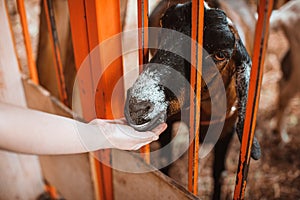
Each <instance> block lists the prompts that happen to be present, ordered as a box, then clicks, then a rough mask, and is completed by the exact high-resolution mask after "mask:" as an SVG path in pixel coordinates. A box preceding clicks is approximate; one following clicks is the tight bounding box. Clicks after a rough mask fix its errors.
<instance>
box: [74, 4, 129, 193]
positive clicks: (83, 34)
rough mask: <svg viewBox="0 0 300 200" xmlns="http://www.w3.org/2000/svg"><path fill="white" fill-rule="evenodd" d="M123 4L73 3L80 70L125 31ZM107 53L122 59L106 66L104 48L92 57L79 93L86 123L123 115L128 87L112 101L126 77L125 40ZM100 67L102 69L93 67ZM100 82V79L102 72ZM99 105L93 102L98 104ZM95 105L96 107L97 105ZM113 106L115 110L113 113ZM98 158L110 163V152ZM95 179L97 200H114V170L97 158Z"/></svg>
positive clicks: (76, 59)
mask: <svg viewBox="0 0 300 200" xmlns="http://www.w3.org/2000/svg"><path fill="white" fill-rule="evenodd" d="M119 3H120V2H119V1H111V0H101V1H97V0H85V1H81V0H69V10H70V23H71V31H72V39H73V45H74V56H75V63H76V68H77V70H79V68H80V66H81V64H82V63H83V61H84V59H85V58H87V57H88V55H89V54H90V53H91V52H92V50H93V49H94V48H95V47H97V46H98V45H99V44H101V42H103V41H105V40H106V39H108V38H110V37H112V36H114V35H115V34H118V33H120V32H121V24H120V7H119V6H120V5H119ZM105 51H106V52H105V53H107V52H108V53H109V52H113V53H114V54H115V53H116V52H117V53H119V55H120V57H119V58H117V59H116V60H115V61H114V62H113V63H111V64H110V65H109V66H108V67H107V68H106V66H103V60H104V58H103V57H102V53H104V52H101V49H100V53H99V54H100V55H99V56H98V57H97V58H95V57H93V58H90V57H89V62H88V65H89V67H87V68H85V70H86V71H85V72H84V73H82V74H80V75H79V76H80V77H79V80H80V85H79V87H80V88H79V90H80V96H81V103H82V111H83V116H84V118H85V120H87V121H89V120H91V119H93V118H95V112H96V115H97V117H98V118H108V119H112V118H116V117H121V116H122V115H123V108H124V102H125V101H124V99H125V97H124V87H123V84H122V86H121V89H119V90H118V91H117V92H118V93H119V94H120V96H119V98H118V101H117V102H116V101H115V100H113V99H112V92H113V90H114V87H115V85H116V83H117V81H118V80H119V79H120V78H121V77H122V76H123V67H122V57H121V55H122V53H121V41H120V43H118V44H115V45H114V47H113V48H107V49H105ZM95 64H96V66H97V65H98V66H99V67H98V68H95V67H93V66H95ZM104 69H105V71H104V72H103V74H102V75H101V78H100V81H99V82H97V81H98V78H97V76H98V75H99V73H100V72H101V71H103V70H104ZM94 101H95V103H94V104H93V103H91V102H94ZM93 105H94V106H93ZM112 107H113V108H114V109H115V111H114V112H113V111H112ZM98 156H99V157H101V159H102V160H105V161H106V162H107V163H110V159H111V153H110V150H105V151H99V152H98ZM91 163H92V167H93V171H94V177H95V183H94V186H95V191H96V197H97V199H113V183H112V169H111V168H110V167H108V166H106V165H104V164H102V163H100V162H99V161H98V160H97V159H96V158H94V157H92V158H91Z"/></svg>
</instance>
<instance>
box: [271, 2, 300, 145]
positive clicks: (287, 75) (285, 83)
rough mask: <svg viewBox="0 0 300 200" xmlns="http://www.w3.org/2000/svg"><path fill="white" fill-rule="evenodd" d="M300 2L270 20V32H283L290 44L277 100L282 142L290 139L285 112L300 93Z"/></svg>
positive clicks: (283, 61)
mask: <svg viewBox="0 0 300 200" xmlns="http://www.w3.org/2000/svg"><path fill="white" fill-rule="evenodd" d="M299 13H300V1H296V0H295V1H289V2H288V3H286V4H285V5H284V6H282V7H281V8H280V9H279V10H278V11H273V13H272V15H271V19H270V31H279V30H281V31H283V33H284V35H285V36H286V39H287V41H288V44H289V49H288V51H287V52H286V54H285V55H284V56H283V58H282V60H281V71H282V78H281V80H280V81H279V95H278V98H277V108H278V109H277V111H276V112H277V113H276V116H275V119H276V127H275V129H274V132H275V133H276V134H279V135H280V136H281V138H282V141H284V142H288V141H289V137H288V135H287V133H286V129H285V127H284V122H285V117H284V116H285V115H284V113H285V110H286V108H287V106H288V104H289V102H290V100H291V99H292V98H293V97H294V96H295V95H296V94H297V92H299V85H300V79H299V76H300V67H299V63H300V57H299V55H298V52H299V51H300V34H299V28H300V15H299ZM278 59H280V58H278Z"/></svg>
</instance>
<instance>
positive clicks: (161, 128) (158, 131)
mask: <svg viewBox="0 0 300 200" xmlns="http://www.w3.org/2000/svg"><path fill="white" fill-rule="evenodd" d="M166 128H167V124H166V123H162V124H160V125H158V126H157V127H156V128H154V129H152V130H151V132H153V133H154V134H155V135H157V136H159V135H160V134H161V133H162V132H164V131H165V130H166Z"/></svg>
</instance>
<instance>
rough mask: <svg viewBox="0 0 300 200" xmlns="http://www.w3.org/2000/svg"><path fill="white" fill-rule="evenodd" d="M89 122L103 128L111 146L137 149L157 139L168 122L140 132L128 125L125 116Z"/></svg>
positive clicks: (102, 130)
mask: <svg viewBox="0 0 300 200" xmlns="http://www.w3.org/2000/svg"><path fill="white" fill-rule="evenodd" d="M89 124H91V125H96V126H97V127H98V128H99V129H100V130H101V132H102V133H103V134H104V136H105V137H106V139H107V140H108V142H109V143H110V145H109V147H110V148H117V149H122V150H137V149H139V148H141V147H142V146H144V145H146V144H149V143H150V142H152V141H154V140H157V139H158V137H159V135H160V134H161V133H162V132H163V131H164V130H165V129H166V128H167V124H166V123H162V124H160V125H159V126H157V127H156V128H154V129H153V130H151V131H145V132H139V131H136V130H134V129H133V128H132V127H130V126H129V125H127V122H126V120H125V118H121V119H116V120H104V119H94V120H92V121H91V122H90V123H89Z"/></svg>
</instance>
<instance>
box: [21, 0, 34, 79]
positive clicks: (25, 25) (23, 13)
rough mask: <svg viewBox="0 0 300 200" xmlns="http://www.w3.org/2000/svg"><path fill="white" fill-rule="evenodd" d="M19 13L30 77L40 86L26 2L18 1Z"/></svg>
mask: <svg viewBox="0 0 300 200" xmlns="http://www.w3.org/2000/svg"><path fill="white" fill-rule="evenodd" d="M17 6H18V11H19V15H20V20H21V25H22V29H23V31H22V33H23V37H24V43H25V49H26V55H27V63H28V68H29V75H30V78H31V79H32V81H33V82H34V83H36V84H39V78H38V73H37V69H36V65H35V60H34V57H33V51H32V46H31V41H30V35H29V31H28V23H27V18H26V10H25V5H24V0H17Z"/></svg>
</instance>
